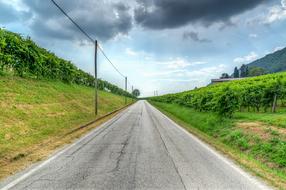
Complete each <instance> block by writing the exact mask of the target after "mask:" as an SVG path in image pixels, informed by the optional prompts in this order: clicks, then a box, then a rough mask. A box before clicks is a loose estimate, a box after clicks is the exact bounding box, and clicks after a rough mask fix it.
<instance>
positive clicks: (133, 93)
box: [132, 89, 140, 97]
mask: <svg viewBox="0 0 286 190" xmlns="http://www.w3.org/2000/svg"><path fill="white" fill-rule="evenodd" d="M132 95H133V96H136V97H138V96H140V91H139V90H138V89H134V90H133V92H132Z"/></svg>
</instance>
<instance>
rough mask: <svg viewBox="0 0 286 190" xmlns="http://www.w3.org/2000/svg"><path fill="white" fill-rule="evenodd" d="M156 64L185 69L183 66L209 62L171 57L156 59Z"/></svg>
mask: <svg viewBox="0 0 286 190" xmlns="http://www.w3.org/2000/svg"><path fill="white" fill-rule="evenodd" d="M155 64H159V65H166V66H167V68H168V69H180V68H181V69H183V68H187V67H189V66H195V65H204V64H207V62H205V61H194V62H190V61H188V60H186V59H184V58H180V57H177V58H175V59H174V58H170V60H168V61H160V62H159V61H156V62H155Z"/></svg>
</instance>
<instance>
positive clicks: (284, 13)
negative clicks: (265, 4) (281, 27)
mask: <svg viewBox="0 0 286 190" xmlns="http://www.w3.org/2000/svg"><path fill="white" fill-rule="evenodd" d="M284 19H286V0H281V5H276V6H273V7H270V8H269V12H268V14H267V15H266V17H265V19H264V21H263V23H264V24H271V23H273V22H276V21H280V20H284Z"/></svg>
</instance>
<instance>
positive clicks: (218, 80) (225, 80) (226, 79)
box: [211, 78, 245, 84]
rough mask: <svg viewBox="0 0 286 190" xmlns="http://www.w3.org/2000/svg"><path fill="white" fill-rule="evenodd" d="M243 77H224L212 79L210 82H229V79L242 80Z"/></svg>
mask: <svg viewBox="0 0 286 190" xmlns="http://www.w3.org/2000/svg"><path fill="white" fill-rule="evenodd" d="M242 79H245V78H225V79H212V80H211V84H217V83H221V82H229V81H234V80H242Z"/></svg>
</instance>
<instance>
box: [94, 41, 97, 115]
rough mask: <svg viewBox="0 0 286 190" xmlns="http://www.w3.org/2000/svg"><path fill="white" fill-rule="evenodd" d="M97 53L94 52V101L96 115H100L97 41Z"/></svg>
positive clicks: (95, 43)
mask: <svg viewBox="0 0 286 190" xmlns="http://www.w3.org/2000/svg"><path fill="white" fill-rule="evenodd" d="M94 46H95V52H94V88H95V97H94V98H95V99H94V102H95V104H94V106H95V107H94V110H95V115H97V114H98V89H97V40H95V42H94Z"/></svg>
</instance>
